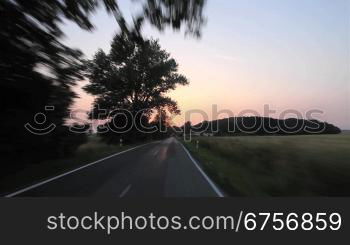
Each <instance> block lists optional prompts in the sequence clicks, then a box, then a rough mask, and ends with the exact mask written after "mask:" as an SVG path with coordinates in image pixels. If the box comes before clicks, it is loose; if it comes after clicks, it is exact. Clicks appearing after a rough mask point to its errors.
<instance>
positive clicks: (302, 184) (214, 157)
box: [186, 134, 350, 196]
mask: <svg viewBox="0 0 350 245" xmlns="http://www.w3.org/2000/svg"><path fill="white" fill-rule="evenodd" d="M197 140H198V141H199V147H198V149H197V148H196V146H195V145H196V144H195V142H196V141H197ZM186 145H187V147H188V148H189V150H190V151H191V152H192V154H193V155H194V156H195V157H196V158H197V159H198V160H199V162H200V163H201V164H202V165H203V167H204V169H205V170H206V171H207V173H208V174H209V175H210V176H211V177H212V178H213V179H214V180H215V181H216V182H217V183H218V184H219V185H220V186H221V187H222V189H224V191H226V192H227V193H228V194H229V195H232V196H235V195H243V196H350V134H340V135H312V136H242V137H211V138H208V137H199V138H194V139H193V140H192V142H191V143H186Z"/></svg>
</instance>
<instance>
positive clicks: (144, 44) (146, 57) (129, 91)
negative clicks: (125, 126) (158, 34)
mask: <svg viewBox="0 0 350 245" xmlns="http://www.w3.org/2000/svg"><path fill="white" fill-rule="evenodd" d="M86 76H87V77H88V78H89V81H90V83H89V84H88V85H87V86H86V87H85V90H86V91H87V92H88V93H90V94H92V95H94V96H96V97H95V101H94V108H93V111H92V113H91V114H90V116H91V118H93V119H111V118H112V117H113V115H111V112H115V111H118V110H121V109H122V110H127V111H128V112H130V113H131V115H132V116H136V115H137V113H138V112H140V111H142V113H141V114H140V116H142V117H143V118H144V120H145V123H146V124H147V122H148V121H149V119H150V116H151V114H152V111H153V110H155V109H156V110H157V111H158V112H161V113H162V114H163V115H165V114H164V111H165V110H166V111H167V112H168V113H171V114H178V113H179V112H180V111H179V109H178V106H177V103H176V101H174V100H172V99H171V98H170V97H168V96H167V95H166V94H167V93H168V92H169V91H171V90H174V89H175V88H176V86H177V85H187V84H188V81H187V79H186V77H185V76H183V75H181V74H179V73H178V64H177V63H176V61H175V60H174V59H173V58H171V57H170V54H169V53H167V52H166V51H165V50H162V49H161V47H160V45H159V43H158V41H156V40H153V39H150V40H142V41H140V40H137V41H135V40H134V39H133V38H131V37H130V36H129V35H127V34H125V33H121V34H117V35H116V36H115V37H114V39H113V42H112V45H111V51H110V53H109V54H105V53H104V52H103V51H102V50H99V51H98V52H97V53H96V55H95V57H94V59H93V60H91V61H90V62H88V64H87V72H86ZM100 109H104V110H107V111H106V113H105V114H103V115H101V114H100V113H98V112H99V110H100Z"/></svg>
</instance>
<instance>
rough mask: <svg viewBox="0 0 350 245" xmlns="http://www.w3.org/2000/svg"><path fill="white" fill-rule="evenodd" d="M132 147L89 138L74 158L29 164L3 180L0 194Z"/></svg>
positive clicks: (93, 137) (97, 138)
mask: <svg viewBox="0 0 350 245" xmlns="http://www.w3.org/2000/svg"><path fill="white" fill-rule="evenodd" d="M130 147H132V146H130V145H129V146H122V147H120V146H119V145H107V144H105V143H103V142H101V141H100V138H99V137H97V136H89V138H88V142H87V143H85V144H83V145H81V146H80V147H79V148H78V150H77V151H76V153H75V154H74V156H72V157H69V158H62V159H57V160H48V161H45V162H41V163H38V164H28V165H27V166H26V167H25V168H24V169H23V170H21V171H19V172H16V173H14V174H11V175H8V176H6V177H4V178H1V179H0V193H3V192H8V191H13V190H15V189H17V188H21V187H25V186H28V185H30V184H34V183H37V182H38V181H40V180H43V179H46V178H48V177H52V176H56V175H58V174H61V173H63V172H66V171H68V170H72V169H74V168H77V167H80V166H82V165H85V164H87V163H90V162H93V161H96V160H99V159H101V158H104V157H106V156H109V155H112V154H114V153H117V152H119V151H123V150H126V149H128V148H130Z"/></svg>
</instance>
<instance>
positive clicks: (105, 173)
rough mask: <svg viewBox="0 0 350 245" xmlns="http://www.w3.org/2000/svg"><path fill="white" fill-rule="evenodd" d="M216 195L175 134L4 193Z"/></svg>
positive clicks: (55, 194) (85, 195)
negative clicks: (13, 191)
mask: <svg viewBox="0 0 350 245" xmlns="http://www.w3.org/2000/svg"><path fill="white" fill-rule="evenodd" d="M18 196H20V197H24V196H26V197H89V196H97V197H98V196H108V197H220V196H223V195H222V193H221V191H220V190H219V189H218V188H217V187H216V185H215V184H214V183H213V182H212V181H211V180H210V179H209V178H208V176H207V175H206V174H205V173H204V172H203V171H202V170H201V168H200V167H199V165H198V164H197V163H196V161H195V160H194V159H193V158H192V157H191V155H190V154H189V153H188V151H187V150H186V149H185V148H184V147H183V145H182V144H181V143H180V142H178V141H177V140H176V139H175V138H169V139H167V140H164V141H160V142H154V143H150V144H147V145H143V146H140V147H136V148H134V149H131V150H128V151H126V152H122V153H119V154H116V155H114V156H111V157H109V158H106V159H103V160H99V161H97V162H94V163H91V164H88V165H85V166H83V167H81V168H79V169H76V170H73V171H70V172H67V173H64V174H62V175H60V176H56V177H54V178H51V179H48V180H46V181H43V182H39V183H37V184H36V185H33V186H30V187H28V188H25V189H22V190H19V191H17V192H15V193H12V194H10V195H8V197H18Z"/></svg>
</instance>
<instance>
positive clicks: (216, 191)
mask: <svg viewBox="0 0 350 245" xmlns="http://www.w3.org/2000/svg"><path fill="white" fill-rule="evenodd" d="M179 143H180V145H181V146H182V148H183V149H184V150H185V152H186V153H187V155H188V157H189V158H190V159H191V160H192V162H193V164H194V165H195V166H196V167H197V169H198V170H199V172H200V173H201V174H202V175H203V177H204V179H205V180H206V181H207V182H208V183H209V185H210V186H211V187H212V188H213V190H214V191H215V193H216V194H217V195H218V196H219V197H225V195H224V194H223V193H222V191H220V190H219V188H218V187H217V186H216V185H215V184H214V182H213V181H212V180H211V179H210V178H209V177H208V175H207V174H206V173H205V172H204V171H203V170H202V168H201V167H200V166H199V164H198V163H197V161H196V160H194V158H193V157H192V156H191V153H190V152H189V151H188V150H187V149H186V147H185V146H184V145H183V144H182V143H181V142H179Z"/></svg>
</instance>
